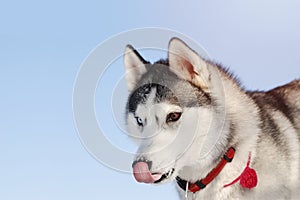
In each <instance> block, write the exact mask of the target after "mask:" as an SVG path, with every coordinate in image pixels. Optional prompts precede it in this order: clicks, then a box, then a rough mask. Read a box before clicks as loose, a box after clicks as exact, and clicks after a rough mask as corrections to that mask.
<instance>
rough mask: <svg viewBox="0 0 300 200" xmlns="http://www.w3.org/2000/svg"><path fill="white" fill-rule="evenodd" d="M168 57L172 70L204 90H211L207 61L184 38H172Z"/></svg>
mask: <svg viewBox="0 0 300 200" xmlns="http://www.w3.org/2000/svg"><path fill="white" fill-rule="evenodd" d="M168 57H169V65H170V70H171V71H172V72H174V73H175V74H176V75H177V76H178V77H180V78H182V79H184V80H187V81H189V82H191V83H193V84H194V85H196V86H198V87H200V88H201V89H202V90H203V91H204V92H209V91H208V81H209V78H210V75H209V71H208V66H207V63H206V62H205V60H204V59H202V58H201V57H200V56H199V55H198V54H197V53H196V52H195V51H194V50H192V49H191V48H190V47H189V46H187V45H186V44H185V43H184V42H183V41H182V40H180V39H178V38H172V39H171V40H170V42H169V51H168Z"/></svg>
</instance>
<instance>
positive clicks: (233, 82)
mask: <svg viewBox="0 0 300 200" xmlns="http://www.w3.org/2000/svg"><path fill="white" fill-rule="evenodd" d="M124 63H125V69H126V81H127V87H128V89H129V92H130V95H129V98H128V103H127V107H126V125H127V130H128V133H129V134H130V135H131V136H133V138H135V139H137V140H138V141H139V148H138V150H137V155H136V158H135V160H134V161H133V164H132V167H133V174H134V177H135V179H136V180H137V181H138V182H143V183H153V184H159V183H166V182H170V181H174V182H177V184H176V185H177V189H178V191H179V196H180V197H181V199H184V198H186V199H216V200H220V199H299V198H300V196H299V192H298V191H299V190H300V174H299V170H300V168H299V166H300V163H299V161H300V146H299V144H300V80H299V79H298V80H295V81H293V82H290V83H288V84H286V85H283V86H280V87H277V88H275V89H272V90H270V91H266V92H263V91H247V90H245V89H244V88H243V87H241V85H240V84H239V81H237V79H236V78H235V77H234V76H233V75H232V74H231V73H230V72H229V71H228V70H227V69H224V68H223V67H222V66H220V65H219V64H216V63H214V62H211V61H207V60H206V59H204V58H202V57H201V56H199V55H198V54H197V53H196V52H195V51H194V50H192V49H191V48H190V47H189V46H187V44H185V43H184V42H183V41H181V40H180V39H178V38H172V39H171V40H170V42H169V48H168V59H166V60H159V61H157V62H155V63H154V64H151V63H150V62H147V61H146V60H144V59H143V58H142V56H141V55H140V54H139V53H138V52H137V51H136V50H135V49H134V48H133V47H132V46H130V45H128V46H127V47H126V49H125V54H124Z"/></svg>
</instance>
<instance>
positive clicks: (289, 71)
mask: <svg viewBox="0 0 300 200" xmlns="http://www.w3.org/2000/svg"><path fill="white" fill-rule="evenodd" d="M299 6H300V2H299V1H296V0H289V1H274V0H264V1H262V0H244V1H237V0H236V1H234V0H228V1H178V0H175V1H158V0H153V1H149V2H142V1H136V0H132V1H115V0H112V1H107V2H106V3H101V2H100V1H81V2H76V1H57V0H53V1H33V0H28V1H5V2H2V3H1V6H0V83H1V84H0V92H1V97H0V199H6V200H19V199H22V200H27V199H28V200H46V199H49V200H50V199H51V200H54V199H55V200H66V199H72V200H79V199H85V200H94V199H95V200H96V199H143V200H148V199H149V200H150V199H176V198H177V195H176V192H175V190H174V189H173V185H172V184H169V185H164V186H150V185H145V184H138V183H136V182H135V180H134V179H133V178H132V175H130V174H126V173H120V172H117V171H115V170H112V169H110V168H107V167H105V166H103V165H101V164H100V163H99V162H98V161H97V160H95V159H94V158H93V157H92V156H91V155H90V154H89V153H88V152H87V151H86V150H85V148H84V147H83V145H82V144H81V142H80V139H79V137H78V135H77V132H76V128H75V125H74V121H73V112H72V92H73V84H74V81H75V78H76V74H77V72H78V71H79V69H80V66H81V64H82V62H83V61H84V59H85V58H86V57H87V56H88V55H89V53H90V52H91V51H92V50H93V49H94V48H95V47H96V46H97V45H98V44H99V43H101V42H102V41H104V40H106V39H107V38H108V37H110V36H112V35H115V34H118V33H120V32H123V31H126V30H129V29H133V28H142V27H163V28H170V29H173V30H176V31H179V32H182V33H183V34H185V35H187V36H190V37H191V38H193V39H194V40H195V41H197V42H198V43H199V44H201V45H202V46H203V47H204V48H205V49H206V50H207V51H208V53H209V54H210V56H211V58H212V59H213V60H215V61H217V62H220V63H222V64H224V65H225V66H227V67H230V68H231V69H232V71H234V72H235V74H237V75H239V77H240V79H241V80H242V82H243V85H244V86H246V87H247V88H249V89H270V88H272V87H274V86H276V85H279V84H284V83H287V82H289V81H291V80H293V79H295V78H299V75H300V64H299V63H300V56H299V52H300V28H299V27H300V12H299ZM166 44H167V41H166ZM162 55H163V54H162ZM99 59H101V58H99ZM157 59H159V58H157ZM122 73H124V70H123V66H120V68H118V69H116V71H115V72H114V71H112V72H111V74H110V75H111V76H113V75H115V74H118V76H120V75H122ZM112 84H114V83H112ZM97 106H99V107H98V109H97V115H98V116H99V117H103V116H104V117H105V115H110V116H111V113H112V111H109V113H107V112H101V105H99V104H97ZM120 113H121V114H122V113H124V110H121V111H120ZM110 126H112V127H114V126H115V124H108V128H109V127H110ZM115 130H117V129H116V128H114V129H112V132H114V131H115ZM115 134H118V133H115ZM120 135H121V134H120ZM122 137H123V136H122ZM114 138H115V137H112V139H114ZM115 139H116V138H115ZM113 142H115V143H116V144H119V143H122V144H120V145H124V146H125V147H127V144H128V143H129V140H126V139H124V144H123V141H122V140H117V139H116V141H113Z"/></svg>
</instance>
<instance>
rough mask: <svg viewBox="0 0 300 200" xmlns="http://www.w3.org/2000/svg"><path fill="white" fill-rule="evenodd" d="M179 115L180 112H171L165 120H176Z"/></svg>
mask: <svg viewBox="0 0 300 200" xmlns="http://www.w3.org/2000/svg"><path fill="white" fill-rule="evenodd" d="M180 117H181V112H172V113H170V114H168V116H167V120H166V122H167V123H168V122H176V121H177V120H178V119H179V118H180Z"/></svg>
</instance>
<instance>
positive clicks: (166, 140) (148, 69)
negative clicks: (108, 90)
mask: <svg viewBox="0 0 300 200" xmlns="http://www.w3.org/2000/svg"><path fill="white" fill-rule="evenodd" d="M124 63H125V69H126V81H127V87H128V90H129V92H130V95H129V98H128V103H127V107H126V124H127V131H128V133H129V134H130V135H131V136H132V137H133V138H134V139H135V140H137V141H138V143H139V148H138V151H137V155H136V158H135V161H134V162H133V165H132V166H133V173H134V176H135V178H136V180H137V181H139V182H145V183H162V182H167V181H170V180H173V179H174V178H175V177H176V176H177V175H178V174H179V173H180V171H181V170H182V169H183V168H185V167H190V166H193V165H195V164H197V165H199V164H200V165H201V164H204V163H201V162H199V160H198V159H195V158H201V157H202V156H204V154H205V152H208V148H210V147H211V145H212V143H213V142H215V141H216V140H217V139H216V136H215V135H214V134H213V133H214V132H216V130H215V129H217V128H218V127H217V126H218V125H212V124H211V122H212V119H213V118H214V120H215V118H216V116H217V113H219V112H220V110H218V109H221V108H222V106H220V105H218V102H217V101H216V99H215V98H214V96H216V94H217V93H220V91H218V90H217V89H216V88H219V86H218V87H214V85H216V82H218V81H220V77H219V72H217V71H216V70H215V69H214V68H215V67H214V66H212V65H214V64H213V63H210V62H207V61H205V60H204V59H203V58H201V57H200V56H199V55H198V54H197V53H196V52H194V51H193V50H192V49H191V48H190V47H188V46H187V45H186V44H185V43H184V42H183V41H181V40H180V39H177V38H173V39H171V40H170V42H169V49H168V59H166V60H160V61H158V62H155V63H154V64H151V63H150V62H147V61H146V60H144V58H143V57H142V56H141V55H140V54H139V53H138V52H137V51H136V50H135V49H134V48H133V47H132V46H130V45H128V46H127V47H126V49H125V55H124ZM218 95H219V94H218ZM219 96H220V95H219ZM217 105H218V106H217ZM220 120H222V119H220ZM220 124H221V123H220Z"/></svg>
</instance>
